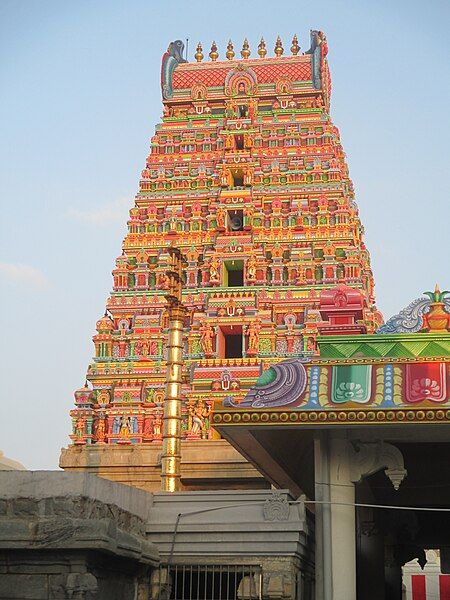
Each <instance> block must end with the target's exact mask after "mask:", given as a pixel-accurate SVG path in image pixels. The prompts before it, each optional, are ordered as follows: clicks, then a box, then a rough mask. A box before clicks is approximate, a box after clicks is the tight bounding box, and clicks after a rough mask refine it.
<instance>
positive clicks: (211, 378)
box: [65, 31, 382, 465]
mask: <svg viewBox="0 0 450 600" xmlns="http://www.w3.org/2000/svg"><path fill="white" fill-rule="evenodd" d="M308 44H309V49H308V50H306V52H303V51H302V50H301V49H300V46H299V42H298V40H297V38H296V37H295V36H294V39H293V40H292V43H291V44H290V48H289V49H287V48H286V50H285V49H284V47H283V42H282V41H281V40H280V39H277V40H276V42H275V44H274V47H273V55H272V56H271V54H272V51H271V50H270V49H269V48H268V45H267V46H266V43H265V42H264V41H263V40H262V41H261V42H260V44H259V46H258V49H257V50H256V52H253V51H252V49H251V48H250V47H249V44H248V42H247V41H244V44H243V46H242V49H241V50H240V51H238V50H237V49H236V50H235V49H234V47H233V44H232V43H231V42H230V43H229V44H228V46H227V48H226V50H225V51H224V52H222V51H221V50H220V49H218V48H217V46H216V45H215V44H213V45H212V47H211V51H210V52H209V56H208V57H207V58H206V59H205V56H204V54H206V51H205V53H204V52H203V49H202V47H201V45H200V44H199V46H197V49H196V52H195V61H193V62H187V61H186V58H185V57H184V47H183V43H182V42H181V41H179V40H178V41H175V42H172V43H171V44H170V45H169V47H168V49H167V51H166V52H165V53H164V55H163V58H162V66H161V90H162V97H163V115H162V119H161V122H160V123H159V124H158V125H157V127H156V130H155V133H154V135H153V137H152V138H151V148H150V152H149V154H148V156H147V158H146V161H145V166H144V169H143V170H142V173H141V178H140V182H139V191H138V193H137V195H136V198H135V203H134V206H133V207H132V208H131V210H130V216H129V220H128V232H127V235H126V238H125V240H124V242H123V247H122V253H121V254H120V255H119V256H118V258H117V260H116V264H115V267H114V270H113V289H112V292H111V295H110V297H109V298H108V301H107V306H106V308H107V312H106V314H104V315H103V316H102V317H101V318H100V319H99V321H98V323H97V332H96V334H95V335H94V338H93V341H94V345H95V357H94V358H93V360H92V363H91V364H90V365H89V367H88V371H87V387H86V388H81V389H80V390H78V391H77V392H76V394H75V408H74V409H73V410H72V411H71V418H72V432H71V435H70V437H71V442H72V444H73V446H71V447H75V448H76V449H79V448H80V447H81V446H91V445H113V444H159V443H160V442H161V437H162V431H161V428H162V414H163V402H164V383H165V382H164V380H165V370H166V350H165V343H166V338H167V327H168V317H167V311H166V298H165V295H166V293H167V286H168V281H167V275H166V271H167V264H168V253H167V247H168V246H175V247H177V248H179V249H180V250H181V252H182V253H183V255H184V257H185V259H186V267H185V272H184V278H185V282H184V290H183V303H184V305H185V307H186V309H187V313H186V319H185V329H184V334H185V348H184V361H185V365H184V384H183V390H182V394H183V412H182V419H183V434H182V435H183V438H184V439H185V440H195V439H212V438H214V437H217V433H215V432H214V430H213V429H212V427H211V418H212V414H213V411H214V407H215V405H220V406H221V405H222V403H224V402H225V400H226V401H227V402H231V405H236V404H238V403H239V402H241V401H242V400H243V399H244V398H245V396H246V394H247V392H248V391H249V390H250V389H251V388H252V387H253V386H254V384H255V382H256V381H257V379H258V377H259V376H260V375H261V372H262V371H263V370H265V369H266V368H267V367H269V366H270V365H276V364H277V363H279V362H281V361H283V360H291V359H294V360H297V359H300V358H301V359H305V358H309V359H311V360H312V362H311V363H309V364H308V365H307V367H306V368H307V369H311V368H312V365H313V364H314V362H313V361H314V360H316V357H317V356H318V346H317V339H318V336H330V335H333V334H335V333H336V332H339V333H340V334H342V333H345V334H346V335H352V334H355V333H368V334H374V332H375V331H376V329H377V328H378V327H379V325H380V324H381V323H382V317H381V315H380V313H379V312H378V311H377V309H376V306H375V299H374V283H373V275H372V270H371V266H370V256H369V252H368V250H367V248H366V246H365V243H364V240H363V235H364V232H363V227H362V225H361V222H360V219H359V213H358V207H357V204H356V202H355V194H354V190H353V185H352V182H351V180H350V177H349V172H348V167H347V164H346V161H345V154H344V151H343V148H342V145H341V141H340V134H339V130H338V129H337V127H336V126H335V125H334V124H333V122H332V120H331V116H330V90H331V80H330V75H329V70H328V63H327V52H328V49H327V42H326V37H325V35H324V34H323V33H322V32H318V31H313V32H311V39H310V41H309V42H307V44H306V45H307V46H308ZM252 52H253V54H252ZM221 53H222V54H221ZM208 58H209V59H208ZM344 305H345V306H344ZM336 307H338V308H339V309H340V311H341V312H340V313H339V315H337V314H336ZM102 313H103V311H101V314H102ZM325 372H326V371H325V370H323V372H321V374H319V379H320V377H325ZM328 375H329V376H330V377H332V375H331V373H330V374H328ZM308 381H309V379H308ZM307 385H309V384H307ZM308 389H309V388H308ZM305 393H308V394H309V391H308V392H305ZM308 402H309V400H308ZM69 450H70V449H69ZM69 455H70V453H69V454H67V453H66V458H65V460H66V461H70V458H69ZM67 464H68V463H67V462H66V465H67Z"/></svg>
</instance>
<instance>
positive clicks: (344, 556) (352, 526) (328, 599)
mask: <svg viewBox="0 0 450 600" xmlns="http://www.w3.org/2000/svg"><path fill="white" fill-rule="evenodd" d="M314 457H315V463H314V464H315V494H316V501H317V504H316V600H344V599H345V600H356V513H355V506H354V504H355V485H354V484H355V483H357V482H358V481H360V480H361V479H362V478H363V477H366V476H367V475H371V474H372V473H375V472H376V471H379V470H380V469H383V468H384V469H386V474H387V475H388V477H389V478H390V479H391V481H392V484H393V485H394V488H395V489H398V486H399V485H400V483H401V481H402V480H403V478H404V477H405V475H406V470H405V468H404V465H403V457H402V456H401V453H400V452H399V450H398V449H397V448H395V447H394V446H391V445H390V444H384V443H381V442H377V443H368V444H359V445H358V447H357V448H355V447H354V446H353V444H352V443H351V442H349V441H348V439H347V437H346V433H345V432H342V433H332V434H327V433H326V432H321V434H320V435H318V436H317V438H316V439H315V446H314Z"/></svg>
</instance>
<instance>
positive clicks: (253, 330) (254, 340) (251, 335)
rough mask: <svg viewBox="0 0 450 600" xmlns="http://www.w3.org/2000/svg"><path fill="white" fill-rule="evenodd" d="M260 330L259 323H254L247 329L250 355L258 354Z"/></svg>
mask: <svg viewBox="0 0 450 600" xmlns="http://www.w3.org/2000/svg"><path fill="white" fill-rule="evenodd" d="M260 330H261V325H260V324H259V321H252V322H251V323H250V325H248V327H247V335H248V353H249V354H255V353H256V352H258V346H259V332H260Z"/></svg>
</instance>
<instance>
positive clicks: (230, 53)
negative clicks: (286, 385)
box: [225, 40, 234, 60]
mask: <svg viewBox="0 0 450 600" xmlns="http://www.w3.org/2000/svg"><path fill="white" fill-rule="evenodd" d="M225 56H226V57H227V58H228V60H233V58H234V46H233V42H232V41H231V40H228V44H227V52H226V54H225Z"/></svg>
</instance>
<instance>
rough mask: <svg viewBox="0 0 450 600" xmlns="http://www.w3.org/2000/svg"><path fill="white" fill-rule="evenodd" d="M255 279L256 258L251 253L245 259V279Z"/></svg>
mask: <svg viewBox="0 0 450 600" xmlns="http://www.w3.org/2000/svg"><path fill="white" fill-rule="evenodd" d="M255 279H256V259H255V257H254V256H253V255H252V256H250V258H249V259H248V260H247V280H248V281H255Z"/></svg>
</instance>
